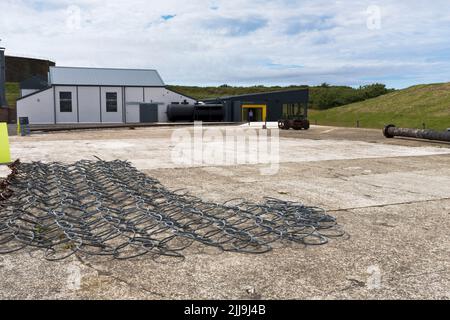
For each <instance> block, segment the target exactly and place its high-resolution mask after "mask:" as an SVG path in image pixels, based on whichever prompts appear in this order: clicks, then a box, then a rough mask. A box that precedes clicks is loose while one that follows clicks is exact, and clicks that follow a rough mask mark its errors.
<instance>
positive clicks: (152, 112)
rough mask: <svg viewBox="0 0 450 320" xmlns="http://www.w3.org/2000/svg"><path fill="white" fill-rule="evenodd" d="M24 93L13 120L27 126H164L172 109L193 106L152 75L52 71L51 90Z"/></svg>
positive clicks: (151, 72)
mask: <svg viewBox="0 0 450 320" xmlns="http://www.w3.org/2000/svg"><path fill="white" fill-rule="evenodd" d="M27 90H28V91H25V90H23V92H22V94H23V96H22V97H21V98H20V99H19V100H18V101H17V117H28V119H29V121H30V124H76V123H82V124H87V123H94V124H95V123H146V122H167V121H168V120H167V106H168V105H170V104H195V103H196V101H195V100H194V99H192V98H190V97H187V96H184V95H181V94H179V93H176V92H173V91H171V90H169V89H167V88H166V87H165V84H164V82H163V80H162V79H161V77H160V75H159V74H158V72H157V71H156V70H128V69H127V70H126V69H94V68H66V67H50V72H49V85H48V87H46V88H43V89H40V90H37V91H34V90H32V89H27Z"/></svg>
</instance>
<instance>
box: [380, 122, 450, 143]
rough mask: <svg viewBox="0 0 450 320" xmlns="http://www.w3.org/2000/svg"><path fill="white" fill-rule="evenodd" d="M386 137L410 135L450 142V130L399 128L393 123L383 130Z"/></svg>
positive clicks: (410, 136)
mask: <svg viewBox="0 0 450 320" xmlns="http://www.w3.org/2000/svg"><path fill="white" fill-rule="evenodd" d="M383 134H384V136H385V137H386V138H394V137H408V138H416V139H426V140H436V141H448V142H450V132H448V131H447V132H446V131H444V132H438V131H433V130H419V129H405V128H397V127H396V126H394V125H393V124H391V125H389V126H386V127H385V128H384V130H383Z"/></svg>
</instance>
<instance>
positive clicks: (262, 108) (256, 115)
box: [242, 104, 267, 122]
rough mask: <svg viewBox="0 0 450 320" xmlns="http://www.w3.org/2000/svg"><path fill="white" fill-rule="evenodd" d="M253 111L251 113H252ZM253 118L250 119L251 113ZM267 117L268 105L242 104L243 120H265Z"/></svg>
mask: <svg viewBox="0 0 450 320" xmlns="http://www.w3.org/2000/svg"><path fill="white" fill-rule="evenodd" d="M250 112H251V113H250ZM251 114H252V115H253V117H252V118H253V119H250V115H251ZM266 118H267V106H266V105H261V104H254V105H252V104H244V105H242V121H243V122H248V121H252V122H260V121H262V122H264V121H266Z"/></svg>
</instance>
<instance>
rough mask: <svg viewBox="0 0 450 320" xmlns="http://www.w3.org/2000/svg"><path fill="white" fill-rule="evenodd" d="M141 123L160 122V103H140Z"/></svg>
mask: <svg viewBox="0 0 450 320" xmlns="http://www.w3.org/2000/svg"><path fill="white" fill-rule="evenodd" d="M139 113H140V121H141V123H153V122H158V105H157V104H151V103H142V104H140V105H139Z"/></svg>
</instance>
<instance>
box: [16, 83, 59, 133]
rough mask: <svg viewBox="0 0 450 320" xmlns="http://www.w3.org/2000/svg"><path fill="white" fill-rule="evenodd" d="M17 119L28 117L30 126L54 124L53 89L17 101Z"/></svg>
mask: <svg viewBox="0 0 450 320" xmlns="http://www.w3.org/2000/svg"><path fill="white" fill-rule="evenodd" d="M17 117H28V118H29V120H30V123H31V124H53V123H55V111H54V99H53V88H50V89H47V90H45V91H42V92H39V93H36V94H35V95H33V96H31V97H28V98H25V99H22V100H18V101H17Z"/></svg>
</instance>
